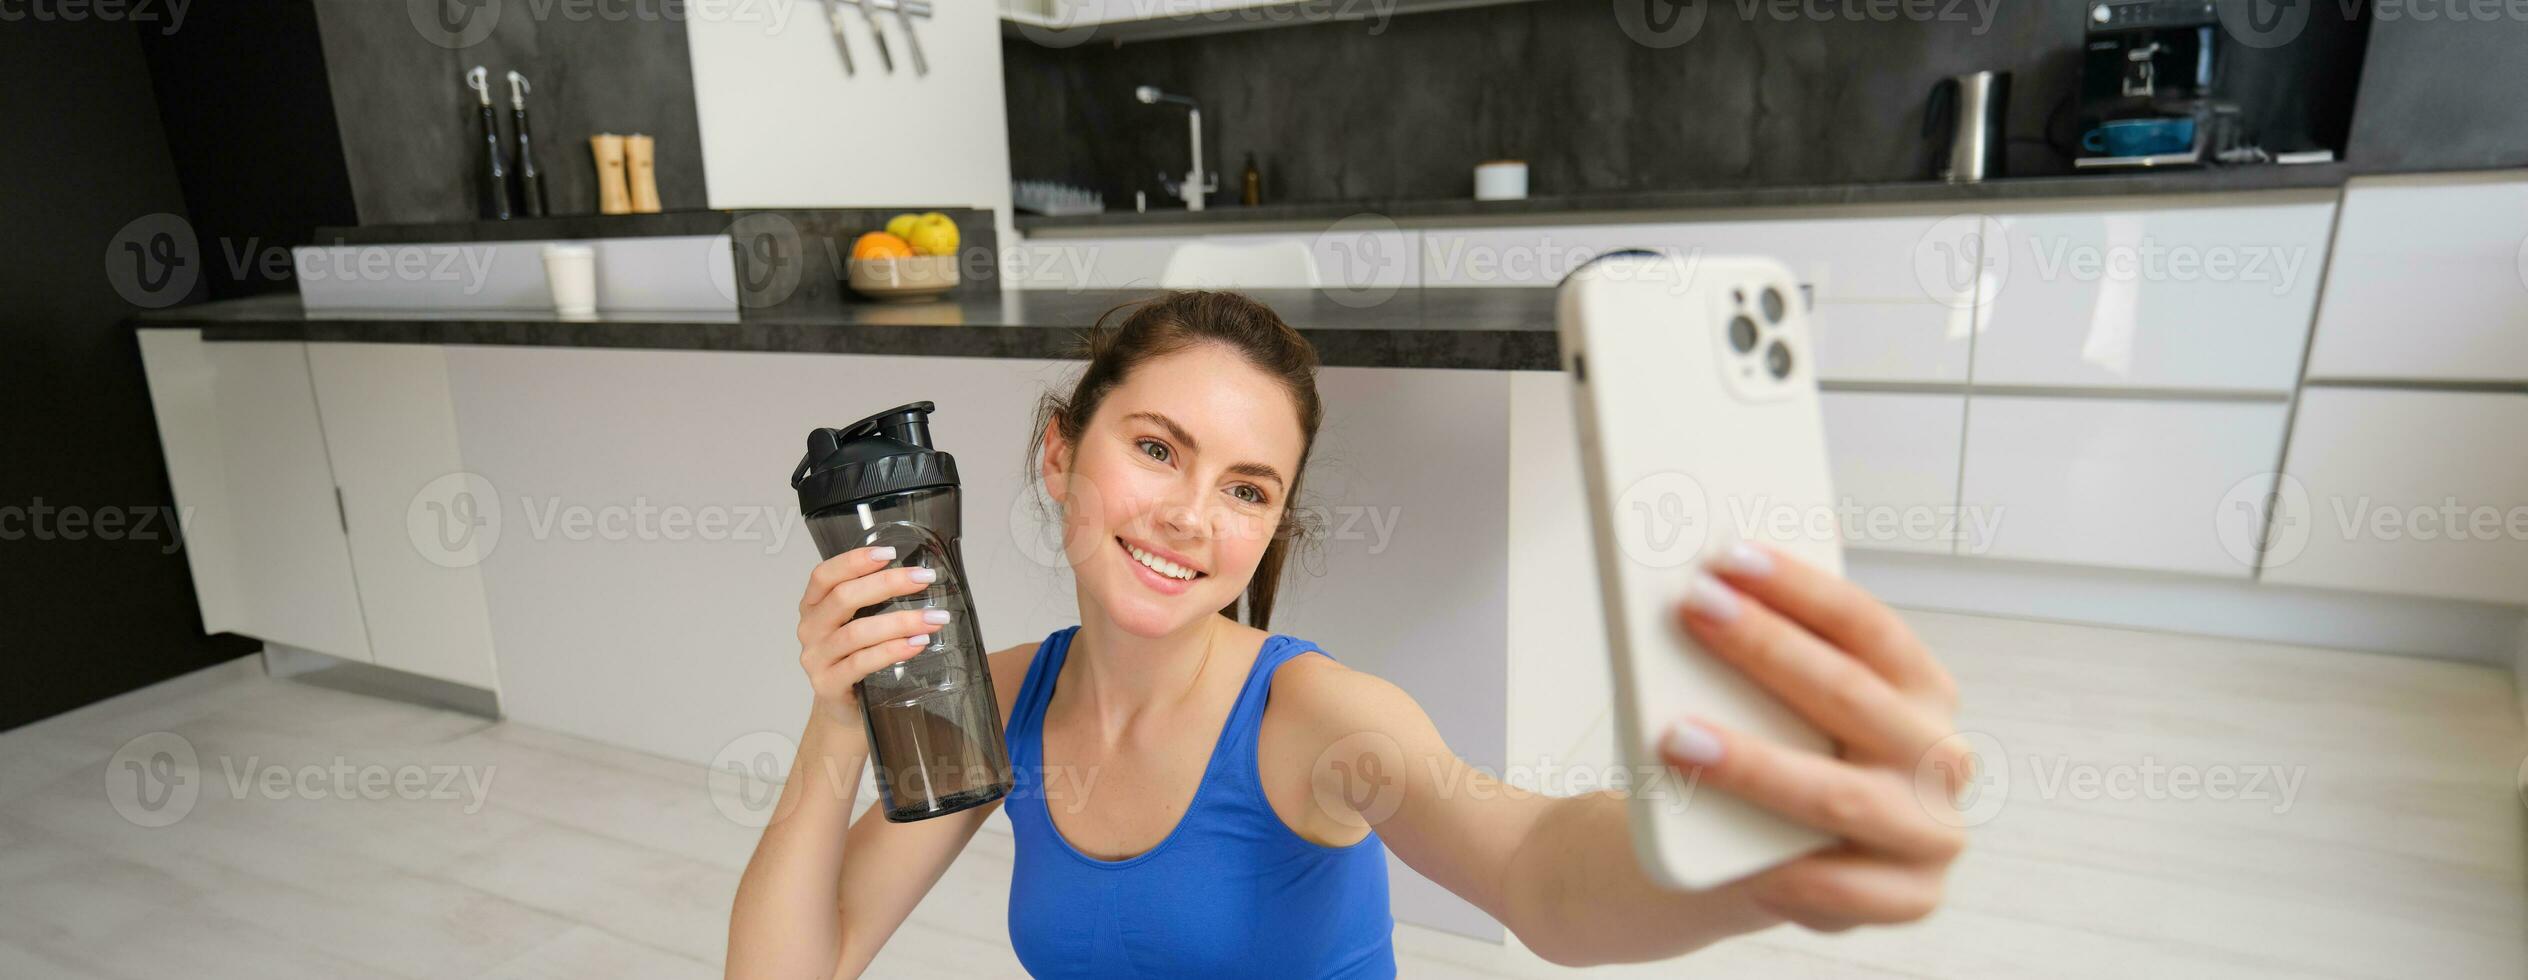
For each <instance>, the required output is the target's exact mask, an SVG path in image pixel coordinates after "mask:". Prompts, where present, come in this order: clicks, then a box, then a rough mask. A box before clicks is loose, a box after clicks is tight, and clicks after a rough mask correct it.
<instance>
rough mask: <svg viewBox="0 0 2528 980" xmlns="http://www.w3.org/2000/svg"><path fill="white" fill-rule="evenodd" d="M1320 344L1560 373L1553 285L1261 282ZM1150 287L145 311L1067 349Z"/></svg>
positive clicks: (1010, 354) (968, 350)
mask: <svg viewBox="0 0 2528 980" xmlns="http://www.w3.org/2000/svg"><path fill="white" fill-rule="evenodd" d="M1246 292H1247V294H1248V295H1251V296H1254V297H1255V298H1256V299H1258V300H1260V301H1262V302H1264V303H1265V304H1267V305H1269V306H1271V307H1273V309H1274V310H1275V311H1277V312H1279V313H1280V314H1281V315H1282V318H1283V319H1285V320H1288V321H1289V322H1290V323H1291V325H1292V326H1295V327H1297V328H1299V331H1300V333H1302V334H1305V335H1306V336H1307V337H1308V339H1309V340H1310V341H1312V342H1314V343H1315V344H1316V346H1317V355H1318V357H1319V358H1320V359H1321V360H1322V362H1323V363H1324V364H1325V365H1326V366H1328V367H1415V368H1473V369H1488V370H1516V371H1551V370H1554V369H1555V367H1556V365H1557V363H1558V362H1557V358H1556V341H1555V337H1554V291H1553V290H1552V289H1550V288H1445V289H1441V288H1434V289H1410V288H1408V289H1395V290H1386V289H1364V290H1358V291H1350V290H1307V289H1257V290H1247V291H1246ZM1152 295H1155V292H1154V291H1153V290H1147V289H1092V290H1051V289H1046V290H1018V291H1009V292H977V293H973V294H969V295H952V296H949V297H945V298H943V299H941V300H938V301H935V302H925V303H903V304H880V303H852V304H846V305H844V306H842V307H840V308H837V309H827V310H821V311H815V312H793V311H787V310H780V311H767V312H764V313H760V314H739V315H731V316H724V317H716V318H715V317H713V316H711V315H708V314H692V313H674V314H653V315H645V314H622V313H609V314H600V315H599V316H597V317H594V318H591V319H584V320H565V319H562V318H560V317H558V316H556V315H553V314H550V313H533V312H490V311H466V312H460V313H403V312H391V313H390V312H381V313H346V312H316V313H310V312H308V311H307V310H306V309H305V308H304V307H302V306H301V305H300V303H299V300H298V297H296V296H266V297H254V298H249V299H239V300H225V301H221V302H216V303H203V304H199V305H194V306H184V307H177V308H173V309H167V310H157V311H153V312H149V313H143V314H140V315H139V316H136V317H134V318H133V325H134V326H136V327H140V328H187V329H199V330H201V331H202V337H203V339H204V340H208V341H247V340H303V341H324V342H335V343H343V342H349V343H391V344H474V345H507V346H526V347H590V348H636V349H650V350H730V351H779V352H791V353H812V354H904V355H924V356H932V357H999V358H1064V357H1070V356H1073V354H1072V351H1071V347H1072V345H1073V343H1074V341H1075V340H1076V338H1077V335H1078V333H1079V331H1080V330H1082V329H1083V328H1086V327H1088V326H1090V325H1092V324H1094V323H1096V322H1097V319H1098V317H1099V316H1101V315H1103V314H1104V313H1106V312H1107V311H1108V310H1111V309H1114V308H1115V307H1117V306H1121V305H1123V304H1125V303H1130V302H1133V301H1136V300H1141V299H1145V298H1148V297H1150V296H1152Z"/></svg>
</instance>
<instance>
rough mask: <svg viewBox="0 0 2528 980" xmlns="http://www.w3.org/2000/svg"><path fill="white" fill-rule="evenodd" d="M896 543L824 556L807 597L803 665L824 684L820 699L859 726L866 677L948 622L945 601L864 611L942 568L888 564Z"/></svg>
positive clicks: (816, 683) (925, 642)
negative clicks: (932, 605) (863, 613)
mask: <svg viewBox="0 0 2528 980" xmlns="http://www.w3.org/2000/svg"><path fill="white" fill-rule="evenodd" d="M893 560H895V549H894V548H892V547H886V546H875V547H868V548H854V549H852V550H850V551H846V552H843V553H841V554H838V555H835V556H834V557H832V558H828V559H825V560H824V561H821V562H818V563H817V565H816V568H815V570H813V571H810V572H809V573H808V588H807V593H806V594H805V595H802V596H801V597H800V598H799V667H800V669H802V670H805V671H807V675H808V683H809V685H810V686H812V687H814V688H815V689H816V704H817V708H818V710H820V711H824V712H825V713H826V714H827V715H828V717H830V718H831V719H832V720H834V721H837V722H841V723H843V724H845V725H847V726H849V728H850V729H851V730H853V731H858V730H859V729H860V727H861V714H860V712H861V704H860V696H859V694H858V693H857V685H858V684H859V683H860V679H861V678H864V677H867V676H869V675H870V674H873V673H876V672H878V671H879V670H882V669H884V668H886V667H887V666H889V665H891V664H895V663H898V662H901V661H904V660H907V659H910V658H912V657H913V656H915V655H917V654H919V653H921V652H922V650H923V649H925V648H927V647H929V646H930V637H931V634H933V633H937V632H939V630H940V627H942V626H944V625H946V624H947V622H948V611H947V610H945V609H906V610H901V611H897V612H891V613H884V614H881V615H876V616H865V617H864V616H860V615H859V612H860V610H862V609H865V608H867V607H869V606H872V605H875V604H877V603H880V602H884V601H886V600H888V599H891V598H894V597H896V596H900V595H910V594H912V593H915V592H920V591H921V590H923V589H926V588H929V587H930V583H931V581H932V580H933V579H934V578H936V577H937V575H938V573H937V572H935V571H933V570H931V569H928V568H922V567H919V566H914V567H908V568H888V567H887V563H888V562H890V561H893Z"/></svg>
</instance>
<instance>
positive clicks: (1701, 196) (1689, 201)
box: [1016, 163, 2352, 235]
mask: <svg viewBox="0 0 2528 980" xmlns="http://www.w3.org/2000/svg"><path fill="white" fill-rule="evenodd" d="M2351 175H2352V172H2351V170H2350V168H2348V167H2346V166H2345V165H2343V164H2341V163H2322V164H2297V165H2291V166H2280V165H2264V166H2249V167H2222V168H2215V169H2191V170H2160V171H2129V172H2121V173H2100V174H2073V175H2065V176H2056V177H2015V178H2003V179H1999V180H1988V181H1984V182H1981V183H1975V184H1947V183H1941V182H1939V181H1928V180H1925V181H1905V182H1897V183H1871V184H1817V185H1808V186H1797V187H1712V188H1696V189H1692V190H1659V191H1629V192H1614V193H1601V194H1569V195H1548V196H1541V197H1530V198H1527V199H1524V200H1518V201H1477V200H1475V199H1473V198H1470V197H1468V198H1445V199H1438V200H1427V199H1426V200H1392V199H1377V198H1369V199H1363V200H1357V201H1318V202H1305V203H1294V204H1267V205H1263V206H1261V207H1252V208H1248V207H1237V206H1215V207H1213V208H1212V209H1210V210H1207V211H1198V212H1195V211H1185V210H1182V209H1181V208H1176V207H1154V209H1153V210H1151V211H1148V212H1136V211H1117V210H1109V211H1107V212H1105V213H1104V214H1087V215H1070V216H1064V217H1048V216H1044V215H1032V214H1021V215H1018V216H1017V218H1016V223H1017V226H1018V229H1019V230H1020V231H1022V232H1026V233H1028V234H1031V235H1035V234H1061V233H1082V234H1085V233H1092V232H1110V231H1114V230H1117V229H1135V230H1137V229H1141V228H1153V227H1171V228H1173V227H1180V226H1190V227H1206V228H1208V227H1214V226H1220V225H1238V224H1251V223H1271V222H1322V221H1332V220H1336V219H1340V218H1345V217H1349V216H1351V215H1356V214H1374V215H1379V216H1383V217H1386V218H1388V219H1391V220H1395V221H1397V222H1399V223H1405V224H1411V223H1415V222H1416V221H1417V220H1421V219H1428V220H1429V221H1430V223H1435V224H1437V223H1463V219H1476V220H1497V219H1501V218H1505V217H1510V216H1536V215H1558V214H1571V215H1580V214H1589V213H1599V212H1644V211H1720V210H1729V209H1735V208H1777V207H1837V206H1853V205H1874V204H1923V203H1933V204H1937V203H1945V202H1957V203H1960V204H1972V203H1975V202H1979V201H2006V200H2030V199H2037V198H2066V197H2069V198H2078V197H2129V196H2138V195H2150V194H2207V193H2224V192H2245V191H2264V190H2293V189H2306V188H2324V187H2340V186H2342V185H2343V183H2344V181H2345V179H2346V178H2348V177H2350V176H2351ZM1152 203H1153V204H1154V205H1156V204H1158V203H1159V202H1156V201H1154V202H1152Z"/></svg>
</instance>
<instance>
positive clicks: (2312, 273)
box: [1975, 195, 2334, 392]
mask: <svg viewBox="0 0 2528 980" xmlns="http://www.w3.org/2000/svg"><path fill="white" fill-rule="evenodd" d="M2333 217H2334V205H2333V203H2332V202H2331V200H2326V199H2314V200H2312V199H2306V198H2303V197H2301V196H2299V195H2291V196H2289V197H2287V198H2286V199H2284V200H2281V201H2277V202H2276V203H2265V204H2242V205H2225V206H2210V207H2204V206H2173V205H2170V204H2167V203H2164V202H2163V203H2159V204H2153V205H2147V206H2143V205H2135V206H2126V207H2118V208H2114V209H2100V208H2090V207H2082V208H2067V209H2061V210H2052V209H2031V210H2026V211H2019V212H2013V213H2004V214H1999V215H1996V216H1995V222H1994V223H1995V225H1996V226H1997V228H1998V229H1999V231H1998V233H1997V238H1996V239H1995V246H1996V248H1995V256H1996V258H1997V259H1998V262H1997V263H1996V264H1995V266H1994V268H1993V269H1992V275H1993V277H1994V280H1995V282H1996V286H1995V288H1994V289H1993V291H1992V296H1991V298H1990V300H1989V301H1988V303H1987V305H1986V308H1985V309H1984V311H1983V317H1982V321H1983V324H1982V333H1981V334H1980V336H1979V337H1978V338H1977V340H1976V342H1975V383H1976V384H1979V385H2045V386H2070V387H2112V388H2177V389H2197V390H2218V391H2260V392H2288V391H2290V390H2291V389H2292V388H2293V387H2294V386H2295V385H2296V384H2297V383H2298V380H2299V371H2300V355H2301V352H2302V350H2303V349H2304V348H2305V346H2306V341H2307V338H2308V333H2309V322H2310V316H2311V314H2312V311H2313V310H2314V308H2315V304H2316V302H2317V291H2318V283H2319V281H2320V280H2321V279H2322V278H2323V277H2324V274H2325V271H2326V249H2327V238H2328V225H2329V223H2330V222H2331V221H2332V220H2333Z"/></svg>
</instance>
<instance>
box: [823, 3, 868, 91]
mask: <svg viewBox="0 0 2528 980" xmlns="http://www.w3.org/2000/svg"><path fill="white" fill-rule="evenodd" d="M825 22H826V23H827V24H829V25H831V26H832V27H833V28H834V50H835V51H837V52H840V53H841V54H842V56H843V74H844V75H846V76H849V75H857V74H859V73H860V72H859V70H858V69H856V68H854V67H852V63H851V35H849V34H846V33H844V32H843V0H825Z"/></svg>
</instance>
